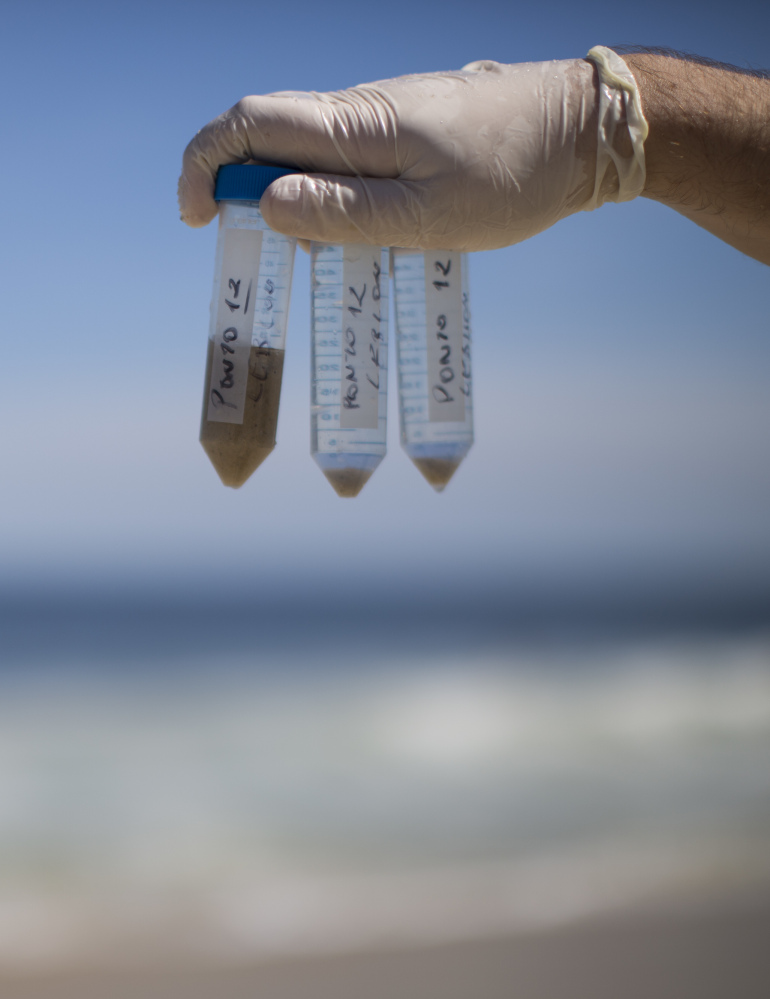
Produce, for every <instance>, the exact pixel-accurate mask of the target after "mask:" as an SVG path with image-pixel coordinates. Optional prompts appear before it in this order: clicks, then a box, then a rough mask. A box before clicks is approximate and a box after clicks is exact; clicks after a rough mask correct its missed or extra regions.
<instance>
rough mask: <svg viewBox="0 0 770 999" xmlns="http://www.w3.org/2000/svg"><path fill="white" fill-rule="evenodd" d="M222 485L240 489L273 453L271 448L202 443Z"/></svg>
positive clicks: (219, 442) (239, 444)
mask: <svg viewBox="0 0 770 999" xmlns="http://www.w3.org/2000/svg"><path fill="white" fill-rule="evenodd" d="M201 447H202V448H203V450H204V451H205V452H206V454H207V455H208V459H209V461H210V462H211V464H212V465H213V467H214V471H215V472H216V473H217V475H218V476H219V478H220V481H221V482H222V485H225V486H227V487H228V488H230V489H240V488H241V486H242V485H243V484H244V482H247V481H248V480H249V479H250V478H251V476H252V475H253V474H254V472H256V470H257V469H258V468H259V466H260V465H261V464H262V462H263V461H264V460H265V458H267V456H268V455H269V454H271V453H272V450H273V449H272V448H271V447H252V448H244V447H243V444H242V443H238V444H235V445H232V446H230V447H228V446H227V445H226V444H224V443H223V442H222V441H207V440H202V441H201Z"/></svg>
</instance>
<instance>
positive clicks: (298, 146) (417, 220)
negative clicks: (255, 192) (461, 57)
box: [179, 49, 644, 250]
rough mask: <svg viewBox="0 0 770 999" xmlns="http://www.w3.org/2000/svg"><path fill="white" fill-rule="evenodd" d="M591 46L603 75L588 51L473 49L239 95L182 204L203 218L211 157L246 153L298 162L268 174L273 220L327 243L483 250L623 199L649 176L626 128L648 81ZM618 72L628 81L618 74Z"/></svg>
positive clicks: (194, 147)
mask: <svg viewBox="0 0 770 999" xmlns="http://www.w3.org/2000/svg"><path fill="white" fill-rule="evenodd" d="M596 53H599V54H598V55H596ZM604 54H607V55H604ZM591 57H592V58H594V59H595V62H596V63H597V64H599V66H600V68H599V71H598V72H597V68H596V66H595V65H594V64H593V63H591V62H589V61H587V60H583V59H575V60H566V61H560V62H545V63H522V64H519V65H512V66H507V65H502V64H500V63H495V62H478V63H471V64H470V65H469V66H466V67H465V69H463V70H461V71H458V72H448V73H430V74H425V75H415V76H404V77H399V78H397V79H393V80H384V81H380V82H378V83H370V84H364V85H362V86H358V87H353V88H351V89H350V90H342V91H338V92H336V93H328V94H317V93H294V92H286V93H278V94H270V95H268V96H265V97H245V98H244V99H243V100H241V101H240V102H239V103H238V104H236V105H235V107H234V108H232V109H231V110H230V111H227V112H226V113H225V114H223V115H221V116H220V117H219V118H215V119H214V121H212V122H210V123H209V124H208V125H207V126H206V127H205V128H204V129H203V130H202V131H200V132H199V133H198V134H197V135H196V136H195V138H194V139H193V140H192V142H191V143H190V144H189V146H188V147H187V149H186V150H185V154H184V163H183V172H182V176H181V178H180V181H179V205H180V211H181V217H182V219H183V221H185V222H186V223H187V224H188V225H191V226H201V225H206V224H207V223H208V222H209V221H210V220H211V219H212V218H213V217H214V215H215V214H216V211H217V206H216V203H215V202H214V200H213V198H212V194H213V189H214V179H215V177H216V172H217V169H218V168H219V166H221V165H223V164H226V163H244V162H247V161H250V162H259V163H263V164H265V163H266V164H274V165H277V166H292V167H293V166H296V167H297V168H298V169H299V170H301V171H303V175H299V174H297V175H291V176H286V177H282V178H281V179H279V180H277V181H274V182H273V184H271V185H270V187H269V188H268V190H267V191H266V192H265V194H264V195H263V197H262V201H261V207H262V212H263V215H264V217H265V221H266V222H267V223H268V225H270V226H271V227H272V228H273V229H276V230H278V231H279V232H283V233H286V234H288V235H292V236H299V237H301V238H304V239H314V240H318V241H321V242H327V243H345V242H366V243H372V244H375V245H379V246H415V247H422V248H426V249H428V248H431V249H433V248H440V249H452V250H489V249H494V248H497V247H501V246H507V245H509V244H511V243H516V242H519V241H520V240H523V239H526V238H527V237H529V236H532V235H534V234H535V233H537V232H540V231H542V230H543V229H546V228H548V227H549V226H551V225H553V223H554V222H557V221H558V220H559V219H561V218H564V217H565V216H567V215H571V214H572V213H573V212H577V211H580V210H583V209H591V208H595V207H596V206H597V205H598V204H601V203H602V202H603V201H605V200H627V199H628V198H630V197H634V196H635V195H636V194H638V193H639V192H640V191H641V187H642V186H643V183H644V166H643V153H642V152H641V149H642V146H641V141H636V142H634V143H633V149H632V142H631V141H629V130H628V128H627V127H626V114H627V112H628V117H629V119H633V117H634V108H635V109H636V110H637V111H638V117H639V118H641V121H642V122H644V119H643V118H642V117H641V108H640V107H639V105H638V92H636V91H635V84H634V81H633V77H632V76H631V74H630V72H629V71H628V68H627V67H626V65H625V63H623V61H622V60H621V59H620V57H619V56H617V55H616V54H615V53H613V52H611V51H610V50H609V49H601V50H599V49H597V50H592V53H591ZM608 60H609V62H608ZM602 61H604V64H606V65H603V63H602ZM610 66H611V69H610ZM605 70H606V71H607V72H606V73H605ZM611 70H614V73H613V72H612V71H611ZM624 72H625V74H627V76H628V80H630V84H629V83H627V82H624V81H623V80H622V79H621V80H619V79H618V78H617V76H615V75H614V74H616V73H620V74H621V76H622V75H623V74H624ZM599 77H601V82H600V79H599ZM608 81H610V82H608ZM626 91H630V92H631V93H630V94H629V93H626ZM634 102H635V103H634ZM632 103H634V107H631V104H632ZM616 126H617V127H618V131H617V134H616V133H615V128H616ZM598 136H599V138H597V137H598ZM602 137H603V138H602ZM643 137H644V136H642V141H643ZM597 149H598V152H597ZM616 150H617V151H616ZM640 156H641V164H640V163H639V159H640ZM612 162H614V163H615V166H612ZM640 171H641V172H640Z"/></svg>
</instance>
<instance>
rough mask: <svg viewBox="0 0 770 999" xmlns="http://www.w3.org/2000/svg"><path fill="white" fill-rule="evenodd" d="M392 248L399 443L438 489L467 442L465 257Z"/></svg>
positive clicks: (468, 391)
mask: <svg viewBox="0 0 770 999" xmlns="http://www.w3.org/2000/svg"><path fill="white" fill-rule="evenodd" d="M392 252H393V291H394V297H395V312H396V349H397V354H398V398H399V417H400V424H401V446H402V448H403V449H404V450H405V451H406V453H407V455H408V456H409V457H410V458H411V460H412V461H413V462H414V464H415V465H416V466H417V468H418V469H419V470H420V472H421V473H422V474H423V476H424V477H425V478H426V479H427V481H428V482H429V483H430V485H432V486H433V488H434V489H435V490H436V491H437V492H441V491H442V490H443V489H444V487H445V486H446V484H447V482H449V480H450V479H451V478H452V476H453V475H454V473H455V472H456V471H457V468H458V466H459V465H460V462H461V461H462V460H463V458H464V457H465V456H466V454H467V453H468V451H469V450H470V448H471V445H472V444H473V396H472V393H471V314H470V306H469V299H468V263H467V257H466V254H464V253H448V252H440V251H430V252H425V253H424V252H423V251H421V250H404V249H395V250H393V251H392Z"/></svg>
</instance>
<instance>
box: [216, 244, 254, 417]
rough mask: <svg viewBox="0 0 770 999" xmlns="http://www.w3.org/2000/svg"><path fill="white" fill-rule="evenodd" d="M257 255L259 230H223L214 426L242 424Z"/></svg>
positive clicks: (218, 302)
mask: <svg viewBox="0 0 770 999" xmlns="http://www.w3.org/2000/svg"><path fill="white" fill-rule="evenodd" d="M261 251H262V233H261V231H260V230H258V229H227V230H225V233H224V245H223V252H222V270H221V277H220V282H219V293H218V294H219V298H218V301H217V318H216V325H215V327H214V357H213V360H212V363H211V380H210V382H209V395H208V409H207V413H206V419H208V420H209V421H211V422H213V423H243V407H244V403H245V401H246V383H247V381H248V377H249V354H250V352H251V328H252V325H253V323H254V301H255V299H256V292H257V279H258V276H259V259H260V254H261Z"/></svg>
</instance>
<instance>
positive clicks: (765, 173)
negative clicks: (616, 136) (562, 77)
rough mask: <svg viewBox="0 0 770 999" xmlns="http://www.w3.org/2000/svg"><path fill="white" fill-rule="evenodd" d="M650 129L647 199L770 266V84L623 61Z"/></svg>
mask: <svg viewBox="0 0 770 999" xmlns="http://www.w3.org/2000/svg"><path fill="white" fill-rule="evenodd" d="M623 58H624V59H625V61H626V63H627V64H628V66H629V67H630V69H631V71H632V72H633V74H634V76H635V78H636V80H637V83H638V85H639V90H640V93H641V99H642V106H643V108H644V113H645V116H646V118H647V120H648V122H649V125H650V133H649V136H648V138H647V141H646V142H645V155H646V162H647V180H646V184H645V189H644V191H643V195H644V196H645V197H648V198H652V199H654V200H655V201H660V202H662V203H663V204H665V205H668V206H669V207H671V208H674V209H676V211H678V212H680V213H681V214H682V215H685V216H686V217H687V218H689V219H691V220H692V221H693V222H696V223H697V224H698V225H700V226H702V227H703V228H704V229H707V230H708V231H709V232H711V233H713V234H714V235H715V236H718V237H719V238H720V239H723V240H725V242H727V243H730V244H731V245H732V246H734V247H736V248H737V249H738V250H741V251H742V252H743V253H746V254H748V255H749V256H752V257H755V258H756V259H757V260H761V261H762V262H763V263H766V264H770V80H767V79H762V78H760V77H756V76H752V75H750V74H745V73H740V72H737V71H735V72H733V71H731V70H729V69H723V68H721V67H715V66H709V65H702V64H700V63H697V62H691V61H688V60H685V59H679V58H672V57H670V56H665V55H657V54H651V53H633V54H627V55H624V56H623Z"/></svg>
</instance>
